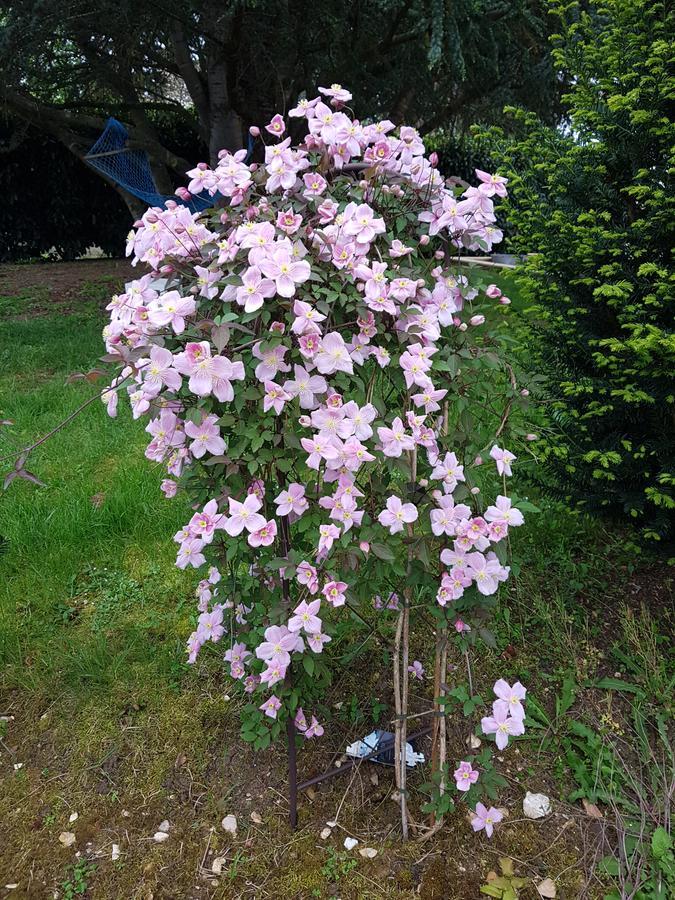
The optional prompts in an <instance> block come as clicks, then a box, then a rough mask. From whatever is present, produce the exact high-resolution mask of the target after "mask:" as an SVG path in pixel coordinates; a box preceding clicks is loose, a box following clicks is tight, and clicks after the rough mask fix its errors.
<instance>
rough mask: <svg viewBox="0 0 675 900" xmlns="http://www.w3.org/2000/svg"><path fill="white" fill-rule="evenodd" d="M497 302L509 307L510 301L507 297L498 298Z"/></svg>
mask: <svg viewBox="0 0 675 900" xmlns="http://www.w3.org/2000/svg"><path fill="white" fill-rule="evenodd" d="M499 302H500V303H501V305H502V306H510V305H511V301H510V300H509V298H508V297H500V298H499Z"/></svg>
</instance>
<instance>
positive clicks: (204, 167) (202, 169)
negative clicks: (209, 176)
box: [197, 163, 208, 172]
mask: <svg viewBox="0 0 675 900" xmlns="http://www.w3.org/2000/svg"><path fill="white" fill-rule="evenodd" d="M197 168H198V169H201V171H202V172H206V170H207V169H208V166H207V164H206V163H197Z"/></svg>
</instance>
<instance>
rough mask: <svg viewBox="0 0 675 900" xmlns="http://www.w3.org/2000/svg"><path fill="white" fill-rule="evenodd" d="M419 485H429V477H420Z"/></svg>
mask: <svg viewBox="0 0 675 900" xmlns="http://www.w3.org/2000/svg"><path fill="white" fill-rule="evenodd" d="M419 485H420V487H423V488H425V487H429V479H428V478H420V481H419Z"/></svg>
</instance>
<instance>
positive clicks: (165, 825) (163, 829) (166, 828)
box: [157, 819, 171, 834]
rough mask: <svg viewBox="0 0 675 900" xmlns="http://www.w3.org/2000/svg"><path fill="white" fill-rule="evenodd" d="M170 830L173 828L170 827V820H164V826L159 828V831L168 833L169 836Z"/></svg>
mask: <svg viewBox="0 0 675 900" xmlns="http://www.w3.org/2000/svg"><path fill="white" fill-rule="evenodd" d="M169 828H171V825H169V820H168V819H164V821H163V822H162V824H161V825H160V826H159V828H158V829H157V831H166V833H167V834H168V833H169Z"/></svg>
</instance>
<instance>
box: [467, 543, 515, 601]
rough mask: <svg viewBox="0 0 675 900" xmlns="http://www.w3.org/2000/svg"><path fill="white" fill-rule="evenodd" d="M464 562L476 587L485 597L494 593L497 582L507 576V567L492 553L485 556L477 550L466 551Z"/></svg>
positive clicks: (504, 579)
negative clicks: (472, 551) (473, 551)
mask: <svg viewBox="0 0 675 900" xmlns="http://www.w3.org/2000/svg"><path fill="white" fill-rule="evenodd" d="M466 564H467V567H468V568H467V571H468V573H469V575H471V577H472V578H473V580H474V581H475V582H476V587H477V588H478V590H479V591H480V593H481V594H483V595H484V596H486V597H487V596H489V595H490V594H494V593H495V592H496V591H497V588H498V587H499V582H500V581H506V579H507V578H508V577H509V571H510V570H509V567H508V566H502V564H501V563H500V562H499V560H498V559H497V557H496V556H495V554H494V553H488V555H487V557H485V556H483V554H482V553H479V552H475V553H467V556H466Z"/></svg>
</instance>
